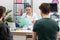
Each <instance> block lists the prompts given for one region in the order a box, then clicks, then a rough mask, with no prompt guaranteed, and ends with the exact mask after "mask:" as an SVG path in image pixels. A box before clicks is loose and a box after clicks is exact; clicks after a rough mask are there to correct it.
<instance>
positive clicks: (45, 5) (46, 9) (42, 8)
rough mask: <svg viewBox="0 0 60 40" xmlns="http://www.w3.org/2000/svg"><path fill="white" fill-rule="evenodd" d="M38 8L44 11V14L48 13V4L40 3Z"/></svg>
mask: <svg viewBox="0 0 60 40" xmlns="http://www.w3.org/2000/svg"><path fill="white" fill-rule="evenodd" d="M39 9H40V10H41V11H42V12H43V13H44V14H49V12H50V4H48V3H42V4H41V5H40V6H39Z"/></svg>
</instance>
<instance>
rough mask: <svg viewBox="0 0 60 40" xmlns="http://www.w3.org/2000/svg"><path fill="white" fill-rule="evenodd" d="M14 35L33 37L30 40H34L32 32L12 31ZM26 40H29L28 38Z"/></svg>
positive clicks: (59, 36)
mask: <svg viewBox="0 0 60 40" xmlns="http://www.w3.org/2000/svg"><path fill="white" fill-rule="evenodd" d="M11 32H12V34H13V35H22V36H26V35H32V38H31V39H30V40H33V36H34V35H33V32H32V31H31V30H21V31H11ZM58 38H60V32H59V35H58ZM25 40H28V39H27V37H26V39H25Z"/></svg>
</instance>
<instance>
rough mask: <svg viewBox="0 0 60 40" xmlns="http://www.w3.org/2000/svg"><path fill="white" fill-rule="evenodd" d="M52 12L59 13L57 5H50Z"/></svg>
mask: <svg viewBox="0 0 60 40" xmlns="http://www.w3.org/2000/svg"><path fill="white" fill-rule="evenodd" d="M50 11H51V12H58V7H57V3H50Z"/></svg>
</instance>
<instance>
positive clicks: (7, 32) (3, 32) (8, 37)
mask: <svg viewBox="0 0 60 40" xmlns="http://www.w3.org/2000/svg"><path fill="white" fill-rule="evenodd" d="M1 35H2V37H3V38H4V39H6V40H13V36H12V35H11V33H10V30H9V28H8V26H6V25H2V27H1Z"/></svg>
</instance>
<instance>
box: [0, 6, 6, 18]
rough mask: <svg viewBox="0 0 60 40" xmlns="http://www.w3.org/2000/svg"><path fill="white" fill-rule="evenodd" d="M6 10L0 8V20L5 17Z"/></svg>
mask: <svg viewBox="0 0 60 40" xmlns="http://www.w3.org/2000/svg"><path fill="white" fill-rule="evenodd" d="M5 12H6V8H5V7H3V6H0V18H3V17H4V16H5Z"/></svg>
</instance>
